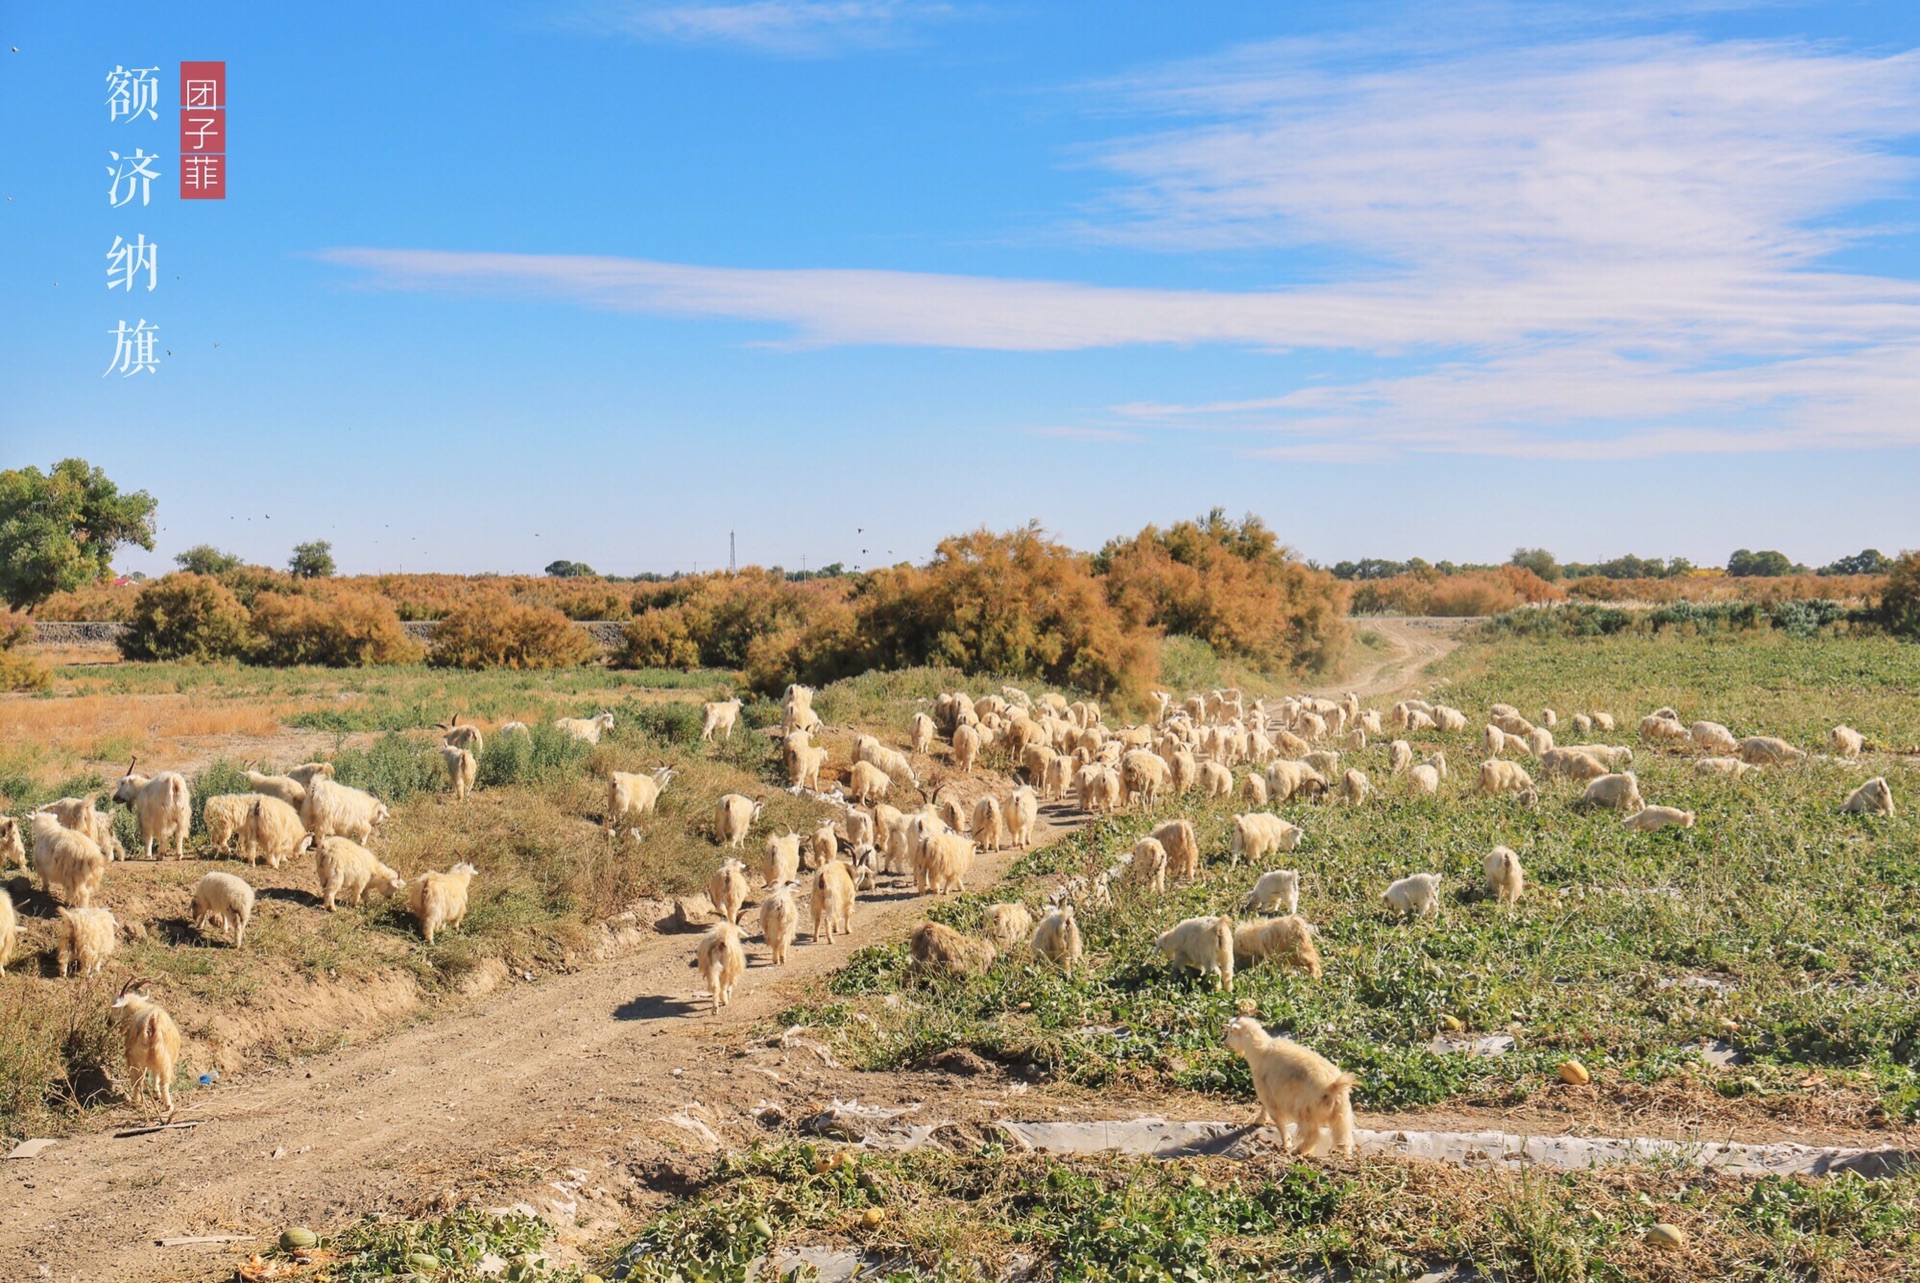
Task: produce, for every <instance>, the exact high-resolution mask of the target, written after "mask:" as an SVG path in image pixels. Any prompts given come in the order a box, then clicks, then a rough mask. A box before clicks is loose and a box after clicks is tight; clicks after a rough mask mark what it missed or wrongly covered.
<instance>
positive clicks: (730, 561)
mask: <svg viewBox="0 0 1920 1283" xmlns="http://www.w3.org/2000/svg"><path fill="white" fill-rule="evenodd" d="M727 573H728V574H730V575H737V574H739V573H740V563H739V562H738V561H736V560H735V559H734V541H733V531H731V530H729V531H727Z"/></svg>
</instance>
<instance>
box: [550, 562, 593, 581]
mask: <svg viewBox="0 0 1920 1283" xmlns="http://www.w3.org/2000/svg"><path fill="white" fill-rule="evenodd" d="M541 573H542V574H544V575H547V576H548V577H550V578H553V579H581V578H586V577H590V576H592V574H593V573H594V572H593V567H592V566H589V565H588V564H587V563H586V562H584V561H550V562H548V563H547V568H546V569H545V570H544V571H542V572H541Z"/></svg>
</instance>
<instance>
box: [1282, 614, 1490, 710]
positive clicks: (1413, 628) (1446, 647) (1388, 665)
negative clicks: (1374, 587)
mask: <svg viewBox="0 0 1920 1283" xmlns="http://www.w3.org/2000/svg"><path fill="white" fill-rule="evenodd" d="M1473 622H1474V621H1473V620H1471V619H1429V618H1411V617H1409V618H1404V619H1396V618H1388V617H1386V616H1368V617H1365V618H1359V619H1355V620H1354V621H1353V624H1354V630H1355V631H1356V632H1370V633H1377V634H1379V635H1380V636H1381V637H1382V638H1384V639H1385V640H1386V642H1387V644H1388V645H1389V646H1391V647H1392V648H1393V649H1392V650H1391V652H1389V653H1388V654H1386V655H1382V656H1381V657H1379V658H1378V659H1370V660H1368V661H1367V662H1366V663H1364V664H1363V665H1361V667H1360V668H1359V669H1358V670H1357V671H1355V672H1354V673H1353V674H1351V675H1350V676H1349V677H1347V679H1346V680H1345V681H1340V682H1334V683H1331V684H1329V685H1327V686H1323V687H1308V688H1307V693H1308V694H1311V695H1323V696H1334V695H1340V694H1343V693H1345V692H1347V691H1352V692H1353V693H1354V694H1356V695H1358V696H1360V698H1362V699H1370V698H1372V697H1373V696H1375V695H1385V694H1387V693H1389V692H1392V691H1398V690H1401V689H1402V688H1404V687H1407V686H1411V685H1413V684H1414V683H1415V682H1416V681H1417V680H1418V679H1419V675H1420V673H1421V672H1422V671H1424V670H1425V668H1426V667H1427V665H1428V664H1431V663H1433V662H1434V661H1435V660H1437V659H1440V658H1441V657H1442V656H1444V655H1446V654H1447V653H1448V652H1450V651H1452V650H1453V649H1454V648H1455V647H1456V646H1458V645H1459V644H1460V634H1461V632H1462V630H1463V629H1465V628H1467V627H1468V626H1470V625H1471V624H1472V623H1473Z"/></svg>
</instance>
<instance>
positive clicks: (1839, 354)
mask: <svg viewBox="0 0 1920 1283" xmlns="http://www.w3.org/2000/svg"><path fill="white" fill-rule="evenodd" d="M176 8H183V9H187V10H188V12H186V13H185V14H180V13H161V12H157V11H156V10H157V9H159V7H158V6H148V7H137V6H136V7H126V6H106V5H100V4H94V3H85V4H74V5H63V6H34V7H28V6H24V5H16V6H11V7H10V8H8V9H7V10H5V11H0V113H3V118H4V119H5V120H6V121H7V122H8V123H9V126H10V127H9V128H8V129H7V130H6V131H5V134H4V137H0V188H4V195H5V196H6V197H7V199H6V200H5V201H4V202H0V220H4V222H3V223H0V297H3V298H4V299H5V301H6V306H5V307H4V308H0V466H17V465H20V464H25V463H38V464H40V465H42V466H45V465H46V464H49V463H51V462H53V461H54V460H56V459H59V458H62V457H65V456H68V455H74V454H78V455H82V456H84V457H86V458H88V459H91V460H93V461H94V462H96V463H99V464H101V465H102V466H104V467H105V468H106V469H107V470H108V472H109V473H110V474H111V475H112V476H114V477H115V479H116V480H118V481H120V482H121V483H122V484H123V485H125V486H129V487H145V488H146V489H148V490H150V491H152V492H153V494H154V495H156V496H157V497H158V498H159V500H160V524H161V527H162V530H161V535H160V541H159V545H158V548H157V549H156V552H155V553H153V554H151V555H147V554H140V553H135V554H132V555H130V556H127V557H125V558H123V561H122V564H123V565H125V566H128V567H130V568H139V569H147V570H158V569H162V568H164V567H166V566H167V565H169V564H170V559H171V556H172V554H173V553H175V552H177V551H179V550H180V549H181V548H184V547H186V546H189V545H191V544H195V543H199V542H206V541H210V542H214V543H217V544H219V545H221V546H222V547H226V548H230V549H232V550H234V551H236V552H239V553H241V554H243V555H245V556H247V557H248V558H250V559H253V560H259V561H265V562H269V563H278V562H282V561H284V559H285V558H286V556H287V553H288V550H289V549H290V547H291V545H292V544H293V543H295V542H297V541H300V540H303V539H309V538H315V537H324V538H328V539H331V540H332V541H333V543H334V545H335V549H336V552H337V554H338V555H339V557H340V560H341V563H342V566H343V568H344V569H347V570H352V571H372V570H383V569H384V570H392V569H400V568H404V569H408V570H429V569H431V570H452V571H478V570H500V571H529V570H537V569H538V568H539V567H541V566H543V565H545V564H546V563H547V562H548V561H551V560H553V559H555V558H557V557H567V558H572V559H578V560H584V561H587V562H589V563H591V564H592V565H594V566H596V567H598V568H599V569H602V570H606V571H611V572H616V573H631V572H633V571H637V570H671V569H676V568H679V569H691V568H695V567H700V568H712V567H713V566H715V565H718V564H723V562H724V558H725V556H726V548H727V536H728V532H729V531H737V532H738V535H739V540H740V552H741V559H742V561H743V562H744V561H752V562H761V563H776V562H777V563H781V564H785V565H788V566H798V565H800V564H801V563H802V560H803V558H804V559H805V560H806V561H807V562H808V563H809V564H812V565H816V566H817V565H820V564H823V563H825V562H828V561H835V560H838V561H843V562H845V563H848V564H852V565H875V564H880V563H883V562H887V561H891V560H898V559H902V558H915V559H918V558H923V557H924V556H926V555H927V554H928V552H930V550H931V548H932V545H933V543H934V542H935V541H936V540H937V539H938V538H939V537H940V536H941V535H942V534H946V533H951V532H955V531H959V530H963V529H967V528H971V527H973V526H977V525H981V524H985V525H988V526H993V527H1007V526H1012V525H1015V524H1019V523H1023V522H1025V521H1027V520H1029V519H1035V518H1037V519H1038V520H1040V521H1041V522H1042V523H1043V524H1045V525H1046V526H1047V527H1048V528H1049V529H1051V530H1053V531H1055V532H1056V533H1057V534H1058V535H1059V536H1060V537H1062V538H1063V539H1065V540H1066V541H1068V542H1070V543H1073V544H1075V545H1077V546H1081V547H1096V546H1098V545H1099V544H1100V543H1101V542H1103V541H1104V540H1105V539H1106V538H1108V537H1109V536H1111V535H1114V534H1118V533H1123V532H1130V531H1132V530H1135V529H1137V528H1139V527H1140V526H1141V525H1143V524H1145V523H1147V522H1149V521H1153V522H1160V523H1166V522H1169V521H1172V520H1176V519H1178V518H1180V517H1183V516H1191V515H1194V514H1196V513H1200V512H1203V511H1205V510H1206V509H1208V508H1211V507H1214V506H1222V507H1225V508H1226V509H1228V510H1229V511H1230V512H1234V513H1238V512H1242V511H1253V512H1257V513H1259V514H1261V515H1262V516H1264V517H1265V518H1266V519H1267V520H1268V521H1269V522H1270V523H1271V524H1272V525H1273V526H1274V527H1275V528H1276V529H1278V530H1279V531H1280V532H1281V534H1282V536H1283V537H1284V538H1285V539H1287V540H1288V541H1289V542H1290V543H1292V544H1293V545H1294V546H1296V547H1297V548H1299V549H1300V550H1301V551H1302V552H1303V553H1304V554H1305V555H1308V556H1312V557H1315V558H1317V559H1319V560H1322V561H1328V562H1331V561H1334V560H1339V559H1342V558H1350V557H1359V556H1367V555H1375V556H1392V557H1405V556H1410V555H1414V554H1419V555H1423V556H1426V557H1429V558H1431V559H1439V558H1452V559H1456V560H1497V559H1500V558H1503V557H1504V556H1505V555H1506V554H1507V553H1508V552H1509V551H1510V550H1511V549H1512V548H1513V547H1515V546H1516V545H1519V544H1527V545H1535V544H1544V545H1546V546H1548V547H1550V548H1552V549H1553V550H1555V551H1556V552H1557V553H1558V554H1559V555H1560V556H1561V557H1562V558H1565V559H1576V560H1586V559H1596V558H1601V557H1606V556H1612V555H1618V554H1621V553H1625V552H1635V553H1639V554H1641V555H1673V554H1679V555H1685V556H1688V557H1691V558H1693V559H1694V560H1696V561H1699V562H1703V563H1717V562H1721V561H1723V560H1724V559H1725V557H1726V555H1727V553H1728V552H1729V551H1731V550H1732V549H1733V548H1735V547H1739V546H1752V547H1780V548H1782V549H1784V550H1786V551H1787V552H1789V553H1790V554H1791V555H1793V556H1795V557H1797V558H1800V559H1803V560H1807V561H1810V562H1815V563H1818V562H1821V561H1825V560H1829V559H1831V558H1833V557H1834V556H1837V555H1840V554H1842V553H1847V552H1852V551H1855V550H1857V549H1859V548H1861V547H1863V546H1867V545H1873V546H1877V547H1880V548H1882V549H1885V550H1888V551H1892V550H1893V549H1896V548H1899V547H1908V546H1914V545H1917V544H1920V503H1916V502H1915V501H1914V493H1915V486H1916V482H1920V232H1917V231H1916V226H1917V224H1920V219H1917V217H1916V216H1917V215H1920V204H1917V203H1916V200H1915V197H1916V194H1917V193H1920V170H1917V169H1916V157H1917V155H1920V147H1917V146H1916V144H1917V143H1920V53H1916V50H1920V8H1916V7H1915V6H1913V5H1911V4H1900V3H1887V2H1882V0H1871V2H1858V3H1831V2H1830V3H1823V4H1818V5H1794V4H1774V5H1756V6H1746V5H1736V4H1717V3H1698V4H1678V5H1658V4H1651V5H1642V6H1623V5H1618V4H1606V5H1595V6H1591V7H1588V6H1579V5H1543V4H1528V5H1518V6H1507V5H1492V4H1466V5H1460V6H1434V5H1431V4H1420V5H1412V4H1408V5H1398V4H1315V5H1287V6H1281V5H1272V4H1208V5H1189V6H1169V5H1165V4H1155V3H1141V4H1132V3H1101V4H1091V3H1089V4H1068V3H1057V4H1041V3H1026V4H994V3H981V4H967V3H952V4H937V3H930V4H916V3H906V2H904V0H746V2H740V3H704V2H702V0H668V2H666V3H638V2H635V3H628V2H625V0H581V2H580V3H538V2H535V0H507V2H501V0H481V2H477V3H469V4H461V5H452V4H431V3H413V4H401V5H393V4H389V5H383V6H378V7H376V6H373V5H368V4H359V3H341V4H336V5H330V6H299V7H294V6H274V7H273V11H272V15H271V17H270V18H269V17H267V16H266V11H264V10H262V9H261V8H260V6H257V5H243V4H196V5H192V6H177V7H176ZM15 47H17V48H18V52H13V50H14V48H15ZM182 59H224V60H225V61H226V62H227V63H228V80H229V97H230V104H231V105H230V107H229V126H228V129H229V135H230V140H231V141H230V144H229V153H230V162H229V163H230V166H231V177H230V180H229V182H230V189H229V198H228V199H227V200H226V201H224V202H184V203H183V202H181V201H180V200H179V199H178V198H177V196H176V194H175V192H176V181H177V180H176V177H175V175H176V173H177V170H176V165H177V155H176V150H177V148H176V139H175V136H174V135H175V118H176V114H177V113H176V111H175V110H174V104H175V103H177V93H178V87H177V73H178V64H179V63H180V61H181V60H182ZM116 64H118V65H124V66H129V67H132V66H154V65H157V66H159V67H160V68H161V73H160V74H161V79H162V95H163V98H162V103H163V110H162V112H161V120H160V121H159V122H158V123H151V122H149V123H147V124H144V125H142V124H139V123H138V122H136V123H133V124H129V123H125V122H118V123H116V122H110V121H109V119H108V111H107V108H106V105H105V95H106V81H105V77H106V74H107V73H108V72H109V71H110V70H111V69H112V68H113V67H114V66H115V65H116ZM135 145H138V146H142V147H144V148H145V149H146V150H148V151H154V152H158V153H159V154H160V156H161V158H162V159H161V170H162V175H163V176H162V180H161V183H160V184H159V185H158V186H156V188H155V190H154V196H153V200H152V203H151V204H150V205H149V206H147V207H145V208H144V209H142V208H139V207H137V206H129V207H122V208H119V209H114V208H110V207H109V205H108V201H107V190H106V189H107V176H106V169H105V166H106V162H107V152H108V150H109V149H114V150H120V151H122V152H123V153H124V152H126V151H127V150H128V149H129V148H130V147H131V146H135ZM136 234H140V235H145V236H146V237H147V238H148V239H149V240H150V241H153V242H156V243H157V244H158V245H159V247H160V262H159V273H158V275H159V284H158V288H157V289H155V290H154V291H152V292H151V293H148V292H146V291H144V290H141V291H136V292H135V293H134V294H133V295H128V294H126V293H124V292H119V291H116V292H113V293H111V294H110V293H109V291H108V290H107V289H106V286H105V279H106V276H105V273H106V252H107V249H108V247H109V246H110V245H111V244H112V242H113V238H114V237H115V236H124V237H126V238H128V239H131V238H132V237H133V236H134V235H136ZM121 319H125V320H126V321H128V322H129V323H131V322H133V321H134V320H136V319H145V320H147V321H149V322H151V323H153V324H155V325H158V326H159V328H160V342H161V346H162V347H163V349H170V350H171V353H172V355H171V356H169V357H166V358H164V360H163V362H162V364H161V367H160V370H159V372H158V373H157V374H155V375H151V376H146V375H143V376H139V377H135V378H124V379H123V378H120V377H118V376H117V375H116V376H113V377H106V378H103V377H102V376H101V371H102V370H103V369H105V368H106V366H107V365H108V362H109V358H110V357H111V356H112V353H113V339H112V337H111V335H110V331H111V330H112V329H113V328H114V326H115V324H116V323H117V322H118V321H119V320H121Z"/></svg>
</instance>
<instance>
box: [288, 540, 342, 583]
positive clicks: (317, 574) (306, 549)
mask: <svg viewBox="0 0 1920 1283" xmlns="http://www.w3.org/2000/svg"><path fill="white" fill-rule="evenodd" d="M287 569H288V570H291V571H292V572H293V577H294V578H295V579H326V578H328V577H329V576H331V575H332V574H333V572H334V569H335V567H334V564H333V545H332V544H331V543H328V542H327V541H326V540H325V539H315V540H313V541H312V542H311V543H297V544H295V545H294V546H293V557H292V559H291V560H289V561H288V562H287Z"/></svg>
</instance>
